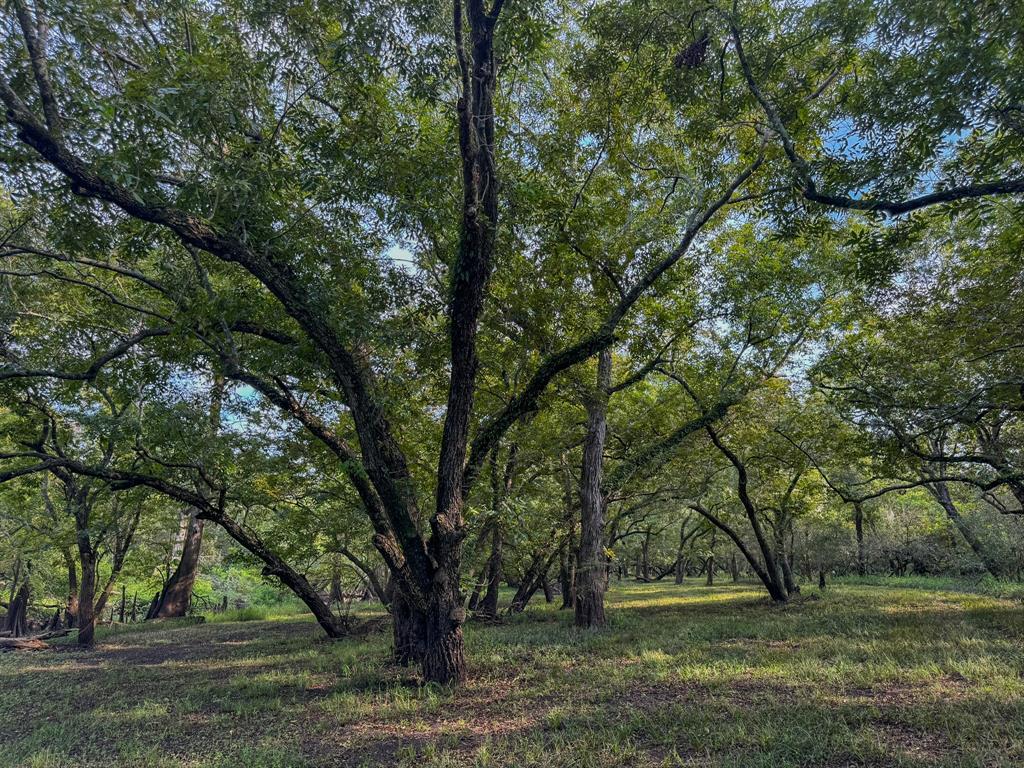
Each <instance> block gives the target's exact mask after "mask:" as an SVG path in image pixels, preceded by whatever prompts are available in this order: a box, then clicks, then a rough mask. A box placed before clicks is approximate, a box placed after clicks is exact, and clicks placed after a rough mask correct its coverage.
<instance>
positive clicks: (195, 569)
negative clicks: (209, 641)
mask: <svg viewBox="0 0 1024 768" xmlns="http://www.w3.org/2000/svg"><path fill="white" fill-rule="evenodd" d="M196 514H197V512H196V510H194V509H190V510H189V512H188V520H187V524H186V528H185V540H184V542H183V544H182V547H181V557H180V558H179V559H178V565H177V567H176V568H175V569H174V573H172V574H171V576H170V578H168V579H167V583H166V584H164V588H163V591H162V592H161V593H160V599H159V600H158V601H157V604H156V607H155V608H154V610H153V613H152V616H147V618H150V619H166V618H173V617H181V616H184V615H185V614H186V613H188V608H189V604H190V603H191V600H192V588H193V587H194V586H195V583H196V577H197V575H198V574H199V555H200V550H201V549H202V546H203V526H204V524H205V521H204V520H202V519H201V518H199V517H197V516H196Z"/></svg>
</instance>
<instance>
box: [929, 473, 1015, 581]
mask: <svg viewBox="0 0 1024 768" xmlns="http://www.w3.org/2000/svg"><path fill="white" fill-rule="evenodd" d="M927 488H928V490H929V491H931V494H932V496H934V497H935V500H936V501H938V502H939V505H940V506H941V507H942V509H943V510H944V511H945V512H946V516H947V517H948V518H949V519H950V521H951V522H952V523H953V525H955V526H956V529H957V530H958V531H960V535H961V536H963V537H964V541H966V542H967V544H968V546H969V547H970V548H971V549H972V550H973V551H974V554H975V555H977V556H978V559H979V560H980V561H981V563H982V565H983V566H984V567H985V570H987V571H988V572H989V573H991V574H992V575H993V576H995V577H996V578H998V577H999V576H1001V575H1002V568H1001V567H1000V565H999V563H998V562H997V561H996V560H995V558H993V557H991V556H990V555H989V553H988V551H987V550H986V548H985V545H984V544H982V543H981V540H980V539H979V538H978V537H977V535H976V534H975V533H974V531H973V530H972V529H971V527H970V526H969V525H968V524H967V521H966V520H964V519H963V517H962V516H961V515H960V510H959V509H957V506H956V502H954V501H953V497H952V495H950V493H949V486H948V485H947V484H946V482H945V481H944V480H937V481H935V482H932V483H929V484H928V485H927Z"/></svg>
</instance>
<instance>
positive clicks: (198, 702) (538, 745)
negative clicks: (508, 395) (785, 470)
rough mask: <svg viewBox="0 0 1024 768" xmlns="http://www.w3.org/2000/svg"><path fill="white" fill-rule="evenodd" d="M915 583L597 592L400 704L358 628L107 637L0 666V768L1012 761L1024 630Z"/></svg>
mask: <svg viewBox="0 0 1024 768" xmlns="http://www.w3.org/2000/svg"><path fill="white" fill-rule="evenodd" d="M933 586H934V585H923V586H914V587H906V586H897V585H893V584H888V585H881V584H874V585H866V584H854V583H845V584H839V585H836V586H834V587H830V588H829V590H828V591H827V592H826V593H825V594H824V595H822V596H820V597H819V596H818V595H817V593H816V591H814V592H812V594H810V595H808V596H807V597H805V598H803V599H801V600H798V601H796V602H795V603H794V604H791V605H789V606H787V607H784V608H778V607H773V606H771V605H769V604H768V603H767V602H766V601H764V600H763V599H762V598H761V593H760V592H759V591H758V589H757V588H756V587H755V586H753V585H738V586H732V585H729V586H722V587H715V588H711V589H708V588H704V587H696V586H685V587H676V586H672V585H664V586H662V585H632V584H630V585H623V586H616V587H615V588H614V589H613V591H612V593H611V594H610V597H609V616H610V619H611V625H610V626H609V628H608V629H606V630H604V631H600V632H580V631H577V630H575V629H573V627H572V626H571V616H569V615H568V614H567V613H566V612H559V611H557V610H555V608H554V606H546V605H544V604H543V603H542V602H541V603H535V604H533V605H531V607H530V609H529V610H528V611H527V612H526V613H525V614H523V615H521V616H517V617H515V618H514V619H511V620H509V621H507V622H505V623H503V624H499V625H478V624H472V623H471V624H470V625H469V626H468V627H467V629H466V638H467V646H468V652H469V658H470V667H471V670H470V671H471V680H470V681H469V682H468V683H467V684H466V685H465V686H463V687H461V688H459V689H458V690H455V691H451V690H447V689H442V688H438V687H434V686H426V687H423V686H418V685H416V684H415V680H414V679H413V677H412V676H411V674H410V673H409V672H408V671H407V670H404V669H402V668H398V667H395V666H393V665H391V664H389V663H388V661H387V653H388V646H389V638H388V636H387V634H386V633H376V634H370V635H366V636H361V637H357V638H351V639H346V640H343V641H339V642H333V643H332V642H328V641H326V640H324V639H322V637H321V635H320V634H319V632H318V630H317V628H316V625H315V624H314V623H313V622H312V621H311V620H309V619H306V618H301V619H296V618H291V619H284V618H279V619H275V620H272V621H248V622H245V623H237V622H219V623H215V624H209V623H208V624H204V625H193V626H187V625H186V626H181V625H177V626H171V625H168V626H164V627H159V626H158V627H156V628H152V629H150V628H147V629H146V631H142V632H131V631H127V630H123V629H122V630H121V631H119V632H118V633H116V634H113V635H108V636H105V637H101V644H100V646H99V647H98V648H97V650H95V651H93V652H89V653H82V652H77V651H70V650H55V651H52V652H49V651H47V652H38V653H28V652H23V653H17V654H5V655H3V656H0V766H4V768H6V766H45V767H46V768H53V767H54V766H140V767H141V766H146V768H150V767H154V768H162V767H168V768H169V767H170V766H190V767H198V766H204V767H210V768H213V767H214V766H218V767H219V766H223V768H228V767H229V766H231V767H234V766H245V767H246V768H271V767H272V766H276V767H280V768H299V767H305V766H346V765H350V766H360V765H366V766H376V765H400V766H416V768H430V767H440V766H480V767H483V766H566V767H568V766H574V767H579V768H586V767H588V766H595V767H596V766H650V765H689V766H723V767H725V766H732V767H735V768H741V767H742V768H758V767H760V766H763V767H764V768H768V766H772V768H785V767H786V766H808V767H810V766H828V767H829V768H842V767H844V766H946V767H949V768H951V767H953V766H956V767H958V768H961V767H965V766H986V768H987V767H990V766H992V767H998V766H1006V767H1007V768H1009V766H1020V765H1022V764H1024V700H1022V693H1024V650H1022V648H1024V646H1022V643H1021V636H1022V632H1024V613H1022V608H1021V606H1020V604H1019V603H1017V602H1014V601H1008V600H1005V599H1000V598H996V597H991V596H988V595H983V594H978V593H972V592H958V591H954V590H952V589H950V588H942V589H934V588H932V587H933Z"/></svg>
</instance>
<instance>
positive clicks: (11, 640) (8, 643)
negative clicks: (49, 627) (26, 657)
mask: <svg viewBox="0 0 1024 768" xmlns="http://www.w3.org/2000/svg"><path fill="white" fill-rule="evenodd" d="M71 631H72V630H71V629H58V630H55V631H53V632H43V633H42V634H41V635H33V636H32V637H0V653H2V652H4V651H45V650H46V649H47V648H49V647H50V645H49V644H48V643H46V642H45V641H46V640H52V639H53V638H55V637H64V636H65V635H68V634H70V633H71Z"/></svg>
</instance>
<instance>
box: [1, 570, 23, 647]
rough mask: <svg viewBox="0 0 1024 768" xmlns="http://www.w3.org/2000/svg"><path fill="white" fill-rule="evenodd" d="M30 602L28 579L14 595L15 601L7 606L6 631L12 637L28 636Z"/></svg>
mask: <svg viewBox="0 0 1024 768" xmlns="http://www.w3.org/2000/svg"><path fill="white" fill-rule="evenodd" d="M28 601H29V586H28V579H27V578H26V579H25V581H23V582H22V583H21V587H19V588H18V591H17V592H16V593H15V594H14V599H13V600H11V601H10V604H9V605H8V606H7V617H6V618H5V620H4V629H5V630H6V631H7V632H9V633H10V634H11V637H22V636H24V635H26V634H28Z"/></svg>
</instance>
